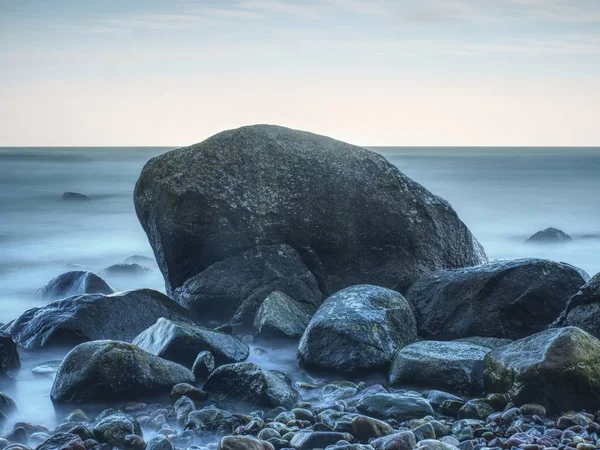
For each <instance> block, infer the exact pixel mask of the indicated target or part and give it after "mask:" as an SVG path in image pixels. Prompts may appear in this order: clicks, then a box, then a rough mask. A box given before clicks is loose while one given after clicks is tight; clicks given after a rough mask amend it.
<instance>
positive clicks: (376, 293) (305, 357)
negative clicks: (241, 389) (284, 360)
mask: <svg viewBox="0 0 600 450" xmlns="http://www.w3.org/2000/svg"><path fill="white" fill-rule="evenodd" d="M415 338H416V324H415V318H414V316H413V313H412V310H411V307H410V305H409V303H408V302H407V301H406V300H405V299H404V297H402V295H401V294H400V293H398V292H396V291H392V290H390V289H386V288H382V287H379V286H372V285H357V286H351V287H348V288H346V289H343V290H341V291H339V292H337V293H336V294H334V295H332V296H331V297H329V298H328V299H327V300H325V302H324V303H323V305H321V307H320V308H319V310H318V311H317V312H316V313H315V315H314V316H313V318H312V319H311V321H310V323H309V324H308V327H307V328H306V331H305V332H304V334H303V335H302V338H301V339H300V344H299V346H298V359H299V361H300V363H301V364H302V365H303V366H305V367H307V368H315V369H321V370H325V371H335V372H343V373H358V372H365V371H377V370H382V369H383V370H386V369H387V367H388V365H389V363H390V361H391V359H392V357H393V356H394V354H395V353H396V351H397V350H398V349H400V348H402V347H403V346H405V345H406V344H410V343H411V342H412V341H413V340H414V339H415Z"/></svg>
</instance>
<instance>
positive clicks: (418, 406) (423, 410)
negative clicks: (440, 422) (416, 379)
mask: <svg viewBox="0 0 600 450" xmlns="http://www.w3.org/2000/svg"><path fill="white" fill-rule="evenodd" d="M356 409H357V410H358V411H359V412H361V413H363V414H366V415H368V416H371V417H375V418H376V419H394V420H397V421H399V422H403V421H406V420H412V419H420V418H422V417H424V416H427V415H433V409H432V408H431V405H430V404H429V402H428V401H427V400H425V399H424V398H423V397H420V396H418V395H416V394H415V395H413V394H401V393H394V394H391V393H381V394H372V395H365V396H364V397H362V398H361V399H360V401H359V402H358V405H357V407H356Z"/></svg>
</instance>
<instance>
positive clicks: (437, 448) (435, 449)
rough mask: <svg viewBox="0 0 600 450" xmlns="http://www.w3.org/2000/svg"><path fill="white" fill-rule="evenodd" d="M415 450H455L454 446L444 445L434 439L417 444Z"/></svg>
mask: <svg viewBox="0 0 600 450" xmlns="http://www.w3.org/2000/svg"><path fill="white" fill-rule="evenodd" d="M416 450H457V447H455V446H454V445H450V444H446V443H445V442H442V441H436V440H434V439H426V440H424V441H420V442H419V443H418V444H417V447H416Z"/></svg>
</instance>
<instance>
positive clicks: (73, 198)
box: [62, 192, 92, 202]
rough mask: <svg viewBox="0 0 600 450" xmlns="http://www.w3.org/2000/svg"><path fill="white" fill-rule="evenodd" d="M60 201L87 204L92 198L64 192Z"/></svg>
mask: <svg viewBox="0 0 600 450" xmlns="http://www.w3.org/2000/svg"><path fill="white" fill-rule="evenodd" d="M62 199H63V200H65V201H68V202H87V201H89V200H91V199H92V198H91V197H88V196H87V195H84V194H80V193H79V192H65V193H64V194H63V195H62Z"/></svg>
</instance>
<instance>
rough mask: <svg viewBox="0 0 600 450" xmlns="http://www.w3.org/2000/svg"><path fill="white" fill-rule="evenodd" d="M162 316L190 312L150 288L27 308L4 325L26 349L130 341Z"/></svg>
mask: <svg viewBox="0 0 600 450" xmlns="http://www.w3.org/2000/svg"><path fill="white" fill-rule="evenodd" d="M159 317H166V318H168V319H173V320H178V321H183V322H189V321H191V319H190V312H189V311H188V310H186V309H185V308H183V307H182V306H181V305H179V304H178V303H177V302H174V301H173V300H171V299H170V298H169V297H167V296H166V295H164V294H161V293H160V292H158V291H154V290H151V289H136V290H133V291H126V292H117V293H115V294H111V295H102V294H88V295H80V296H75V297H69V298H66V299H64V300H58V301H55V302H52V303H50V304H48V305H46V306H43V307H41V308H32V309H29V310H27V311H25V312H24V313H23V314H21V315H20V316H19V317H18V318H17V319H15V320H13V321H12V322H10V323H8V324H6V325H5V326H4V327H2V331H5V332H6V333H9V334H10V335H11V336H12V337H13V339H14V340H15V342H16V343H17V344H19V345H20V346H21V347H24V348H26V349H34V348H40V347H45V346H49V345H61V344H74V343H75V344H76V343H81V342H85V341H91V340H97V339H114V340H123V341H129V340H131V339H133V338H134V337H135V336H136V335H137V334H138V333H140V332H141V331H143V330H144V329H146V328H148V327H149V326H150V325H152V324H154V323H155V322H156V321H157V319H158V318H159Z"/></svg>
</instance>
